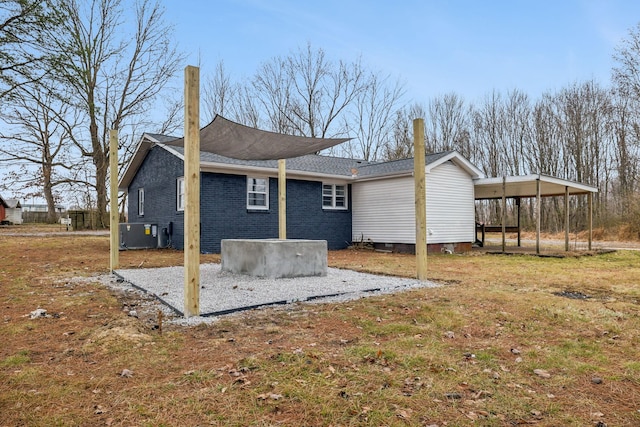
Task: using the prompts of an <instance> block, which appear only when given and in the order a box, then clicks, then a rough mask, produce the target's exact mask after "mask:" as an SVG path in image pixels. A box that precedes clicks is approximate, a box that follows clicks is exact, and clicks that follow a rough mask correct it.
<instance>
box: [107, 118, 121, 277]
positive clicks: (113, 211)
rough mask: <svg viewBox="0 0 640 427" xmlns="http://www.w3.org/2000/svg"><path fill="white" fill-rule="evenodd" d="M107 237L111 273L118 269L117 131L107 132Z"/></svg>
mask: <svg viewBox="0 0 640 427" xmlns="http://www.w3.org/2000/svg"><path fill="white" fill-rule="evenodd" d="M109 184H110V185H109V190H110V192H109V210H110V212H109V237H110V240H109V241H110V247H111V250H110V257H109V259H110V265H111V271H112V272H113V271H114V270H116V269H117V268H118V267H119V263H120V261H119V260H118V258H119V254H118V249H119V244H118V131H117V130H116V129H111V130H109Z"/></svg>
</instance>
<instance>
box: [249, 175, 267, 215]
mask: <svg viewBox="0 0 640 427" xmlns="http://www.w3.org/2000/svg"><path fill="white" fill-rule="evenodd" d="M247 209H269V178H254V177H250V176H248V177H247Z"/></svg>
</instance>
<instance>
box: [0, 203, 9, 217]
mask: <svg viewBox="0 0 640 427" xmlns="http://www.w3.org/2000/svg"><path fill="white" fill-rule="evenodd" d="M8 207H9V205H8V204H7V202H6V201H5V200H4V199H3V198H2V196H0V224H9V220H8V219H7V208H8Z"/></svg>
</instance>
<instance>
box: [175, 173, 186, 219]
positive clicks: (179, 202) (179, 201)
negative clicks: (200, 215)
mask: <svg viewBox="0 0 640 427" xmlns="http://www.w3.org/2000/svg"><path fill="white" fill-rule="evenodd" d="M180 184H182V185H180ZM180 190H182V192H180ZM180 196H182V197H180ZM185 198H186V191H185V188H184V176H179V177H178V178H176V211H178V212H184V204H185V203H184V202H185Z"/></svg>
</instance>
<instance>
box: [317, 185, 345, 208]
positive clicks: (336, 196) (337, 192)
mask: <svg viewBox="0 0 640 427" xmlns="http://www.w3.org/2000/svg"><path fill="white" fill-rule="evenodd" d="M322 208H323V209H347V186H346V185H341V184H322Z"/></svg>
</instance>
